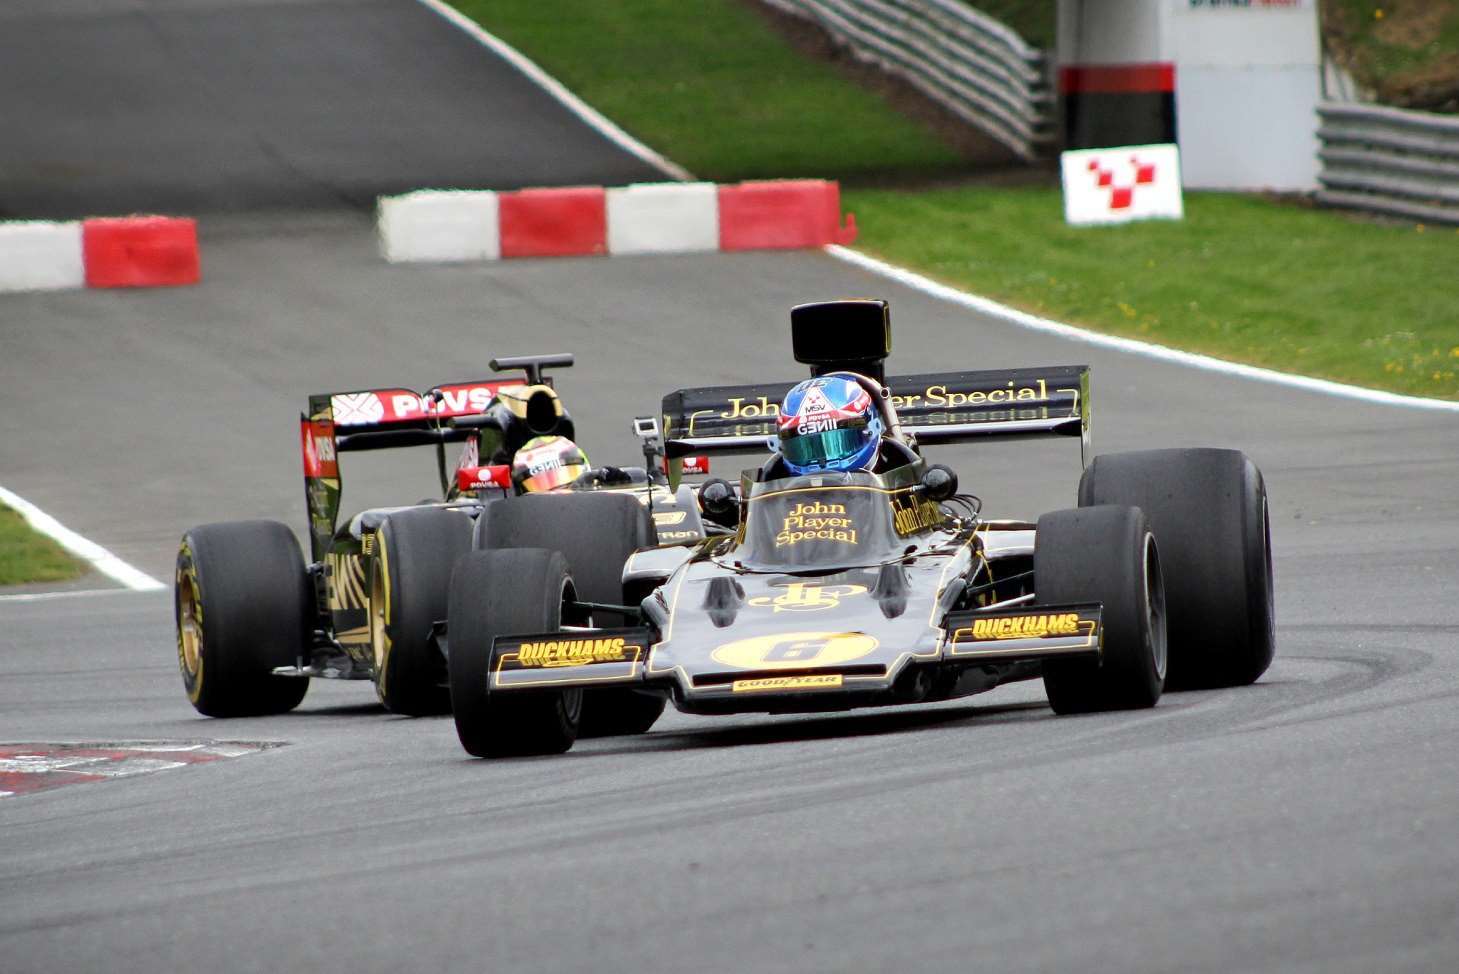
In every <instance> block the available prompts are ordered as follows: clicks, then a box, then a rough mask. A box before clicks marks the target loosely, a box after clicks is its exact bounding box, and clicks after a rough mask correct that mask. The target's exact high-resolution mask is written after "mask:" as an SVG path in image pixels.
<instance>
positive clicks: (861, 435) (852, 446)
mask: <svg viewBox="0 0 1459 974" xmlns="http://www.w3.org/2000/svg"><path fill="white" fill-rule="evenodd" d="M869 435H870V432H869V431H868V430H867V428H866V425H865V424H864V423H863V424H860V425H858V426H856V427H853V428H851V429H834V430H823V431H822V432H820V433H804V434H801V435H799V436H795V435H792V436H788V437H786V438H784V439H782V440H781V441H780V449H781V452H782V453H784V454H785V459H787V460H789V461H790V462H791V463H794V464H796V465H797V466H802V467H824V466H827V465H829V464H832V463H839V462H840V461H842V460H845V459H847V458H848V457H853V456H855V455H856V453H857V451H858V450H860V449H861V448H862V447H863V446H865V445H866V439H867V437H868V436H869Z"/></svg>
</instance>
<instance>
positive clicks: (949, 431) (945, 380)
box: [663, 365, 1091, 463]
mask: <svg viewBox="0 0 1459 974" xmlns="http://www.w3.org/2000/svg"><path fill="white" fill-rule="evenodd" d="M794 384H795V383H794V382H775V383H764V384H758V385H745V386H710V387H705V388H699V389H680V390H678V391H676V392H671V393H669V394H668V395H667V396H665V397H664V401H663V414H664V451H665V453H666V455H667V457H668V458H669V459H670V460H673V459H676V458H679V457H684V456H687V455H690V454H711V453H761V452H767V451H768V449H769V446H768V443H769V440H770V438H771V437H773V436H775V433H776V426H775V420H776V417H778V416H779V415H780V402H781V399H782V398H783V397H784V395H785V393H786V392H788V391H789V390H790V387H791V386H793V385H794ZM886 386H887V389H888V390H889V391H890V392H891V396H892V405H893V406H894V407H895V408H896V411H897V415H898V417H899V418H900V420H901V424H902V432H903V434H905V435H907V436H908V437H909V438H911V439H913V440H915V442H916V443H917V444H919V445H922V446H927V445H933V444H942V443H965V442H971V441H974V440H979V441H987V440H1002V439H1022V438H1025V437H1030V436H1041V435H1043V436H1067V437H1078V438H1079V441H1080V452H1081V456H1082V457H1083V459H1084V462H1085V463H1087V462H1088V461H1089V457H1090V455H1091V442H1090V428H1089V366H1087V365H1061V366H1055V367H1052V368H1033V369H990V370H984V371H978V372H928V373H924V374H921V375H895V376H890V377H889V378H887V380H886Z"/></svg>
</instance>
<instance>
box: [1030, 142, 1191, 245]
mask: <svg viewBox="0 0 1459 974" xmlns="http://www.w3.org/2000/svg"><path fill="white" fill-rule="evenodd" d="M1059 158H1060V163H1061V169H1062V171H1063V177H1064V219H1065V220H1066V221H1067V222H1068V223H1069V224H1070V225H1072V226H1084V225H1088V224H1102V223H1128V222H1129V221H1131V220H1151V219H1172V220H1179V219H1180V218H1181V217H1183V216H1184V215H1185V208H1184V204H1183V201H1182V198H1181V189H1180V150H1179V149H1177V148H1176V147H1175V146H1174V145H1133V146H1124V147H1121V148H1115V149H1079V150H1076V151H1073V152H1065V153H1064V154H1063V155H1061V156H1060V157H1059Z"/></svg>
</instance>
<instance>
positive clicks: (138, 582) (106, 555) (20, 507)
mask: <svg viewBox="0 0 1459 974" xmlns="http://www.w3.org/2000/svg"><path fill="white" fill-rule="evenodd" d="M0 502H3V503H4V504H6V505H7V506H9V507H13V508H15V510H17V511H18V512H20V516H21V517H23V518H25V520H26V521H27V522H29V524H30V526H31V527H33V528H35V529H36V530H37V531H39V532H40V533H41V534H44V535H46V536H47V537H49V538H51V539H53V540H54V541H55V542H56V543H57V544H59V545H60V546H61V547H62V548H65V549H66V550H67V551H69V552H71V554H73V555H75V556H76V557H77V558H80V559H81V560H83V561H88V562H90V563H91V567H92V568H95V569H96V570H97V571H99V572H101V573H102V574H103V575H106V576H109V577H110V578H114V579H116V580H117V581H118V582H120V583H121V584H123V585H125V586H126V587H127V588H129V589H132V590H133V591H135V592H156V591H160V590H162V589H165V588H166V587H167V586H166V585H163V584H162V583H161V582H159V581H157V579H155V578H153V577H152V576H151V575H148V574H147V573H146V572H144V571H142V570H141V569H139V568H134V567H132V566H131V565H129V564H127V563H126V562H124V561H122V560H121V559H120V558H118V557H117V556H116V555H114V554H112V553H111V552H110V551H107V550H106V549H105V548H103V547H102V546H101V545H99V544H97V543H96V542H95V541H88V540H87V539H86V538H83V537H81V535H79V534H77V533H76V532H75V531H72V530H71V529H70V528H68V527H66V526H65V525H64V524H62V523H61V522H60V521H57V520H56V519H55V518H53V517H51V516H50V515H49V514H47V513H46V512H45V511H43V510H41V509H40V508H39V507H36V506H35V505H34V504H32V503H31V502H30V501H28V500H26V499H25V498H24V497H21V496H20V495H19V494H15V493H12V492H10V491H8V490H6V489H5V488H4V487H0Z"/></svg>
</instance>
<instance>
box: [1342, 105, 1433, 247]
mask: <svg viewBox="0 0 1459 974" xmlns="http://www.w3.org/2000/svg"><path fill="white" fill-rule="evenodd" d="M1317 115H1318V117H1319V118H1320V119H1321V120H1322V125H1321V127H1320V128H1319V129H1318V131H1317V137H1318V138H1319V139H1320V140H1321V141H1322V149H1321V151H1320V152H1319V153H1318V157H1319V158H1320V159H1321V160H1322V169H1321V170H1320V171H1319V172H1318V174H1317V180H1318V182H1319V183H1320V184H1321V186H1322V188H1321V189H1319V190H1318V191H1317V199H1318V201H1319V202H1322V203H1326V204H1328V205H1330V206H1342V207H1348V208H1351V209H1359V210H1368V211H1369V212H1372V213H1384V214H1388V215H1390V216H1399V217H1408V218H1410V219H1414V220H1425V221H1428V222H1430V223H1455V224H1459V118H1455V117H1454V116H1449V115H1435V114H1432V113H1430V112H1415V111H1409V110H1407V109H1402V108H1386V107H1383V106H1380V105H1358V104H1339V103H1336V102H1323V103H1322V104H1320V105H1318V106H1317Z"/></svg>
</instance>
